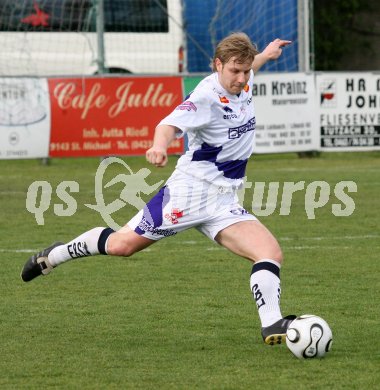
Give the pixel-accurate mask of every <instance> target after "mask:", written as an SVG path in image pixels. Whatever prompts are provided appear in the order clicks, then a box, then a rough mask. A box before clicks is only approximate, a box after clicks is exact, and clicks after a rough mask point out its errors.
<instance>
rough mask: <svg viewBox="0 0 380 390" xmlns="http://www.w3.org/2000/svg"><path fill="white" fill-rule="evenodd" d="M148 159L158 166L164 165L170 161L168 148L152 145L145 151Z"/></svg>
mask: <svg viewBox="0 0 380 390" xmlns="http://www.w3.org/2000/svg"><path fill="white" fill-rule="evenodd" d="M145 156H146V160H147V161H148V162H150V163H151V164H153V165H155V166H156V167H159V168H161V167H164V166H165V165H166V164H167V162H168V154H167V151H166V149H163V148H158V147H155V146H152V147H151V148H150V149H148V150H147V151H146V153H145Z"/></svg>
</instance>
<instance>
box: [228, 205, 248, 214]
mask: <svg viewBox="0 0 380 390" xmlns="http://www.w3.org/2000/svg"><path fill="white" fill-rule="evenodd" d="M230 213H231V214H233V215H247V214H249V212H248V211H247V210H246V209H243V207H237V208H236V209H232V210H230Z"/></svg>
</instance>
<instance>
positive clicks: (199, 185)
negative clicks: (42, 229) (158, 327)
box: [21, 33, 295, 345]
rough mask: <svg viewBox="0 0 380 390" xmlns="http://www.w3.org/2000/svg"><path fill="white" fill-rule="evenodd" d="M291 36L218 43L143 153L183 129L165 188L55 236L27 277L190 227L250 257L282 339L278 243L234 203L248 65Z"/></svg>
mask: <svg viewBox="0 0 380 390" xmlns="http://www.w3.org/2000/svg"><path fill="white" fill-rule="evenodd" d="M289 43H290V41H285V40H281V39H275V40H274V41H273V42H271V43H269V45H268V46H267V47H266V48H265V49H264V50H263V51H262V52H261V53H258V51H257V50H256V48H255V46H254V45H253V44H252V42H251V41H250V39H249V37H248V36H247V35H246V34H244V33H233V34H231V35H229V36H227V37H226V38H224V39H223V40H222V41H221V42H220V43H219V44H218V46H217V48H216V51H215V54H214V58H213V60H212V70H213V73H212V74H211V75H209V76H207V77H206V78H204V79H203V80H202V81H201V82H200V83H199V85H198V86H197V87H196V88H195V90H194V91H193V92H192V93H191V94H190V96H189V97H188V98H187V99H186V100H185V101H184V102H183V103H181V104H180V105H179V106H178V107H177V108H176V109H175V110H174V111H173V112H172V113H171V114H169V115H168V116H167V117H166V118H164V119H163V120H162V121H161V122H160V123H159V124H158V126H157V128H156V131H155V136H154V141H153V146H152V147H151V148H150V149H149V150H147V152H146V159H147V161H148V162H149V163H151V164H153V165H155V166H156V167H163V166H164V165H165V164H166V163H167V160H168V157H167V148H168V146H169V145H170V143H171V142H172V141H173V140H174V139H175V138H176V137H182V136H183V135H184V134H185V133H186V134H187V135H188V140H189V149H188V151H187V152H186V153H185V154H184V155H183V156H181V157H180V159H179V160H178V163H177V166H176V168H175V170H174V172H173V174H172V175H171V176H170V178H169V179H168V180H167V182H166V184H165V185H164V187H163V188H161V190H160V191H159V192H158V193H157V194H156V195H155V196H154V197H153V198H152V199H151V200H150V201H149V202H148V203H147V204H146V206H145V207H144V208H143V209H142V210H140V211H139V212H138V213H137V214H136V215H135V216H134V217H133V218H132V219H131V220H130V221H129V222H128V223H127V224H126V225H125V226H124V227H123V228H122V229H120V230H119V231H113V230H112V229H111V228H104V227H96V228H94V229H91V230H89V231H87V232H85V233H83V234H81V235H80V236H79V237H76V238H74V239H73V240H72V241H70V242H69V243H67V244H63V243H55V244H53V245H52V246H50V247H48V248H46V249H44V250H42V251H41V252H39V253H37V254H35V255H34V256H32V257H31V258H29V260H28V261H27V262H26V264H25V266H24V268H23V270H22V273H21V277H22V279H23V280H24V281H25V282H28V281H30V280H32V279H34V278H35V277H37V276H39V275H46V274H48V273H50V272H51V271H52V269H53V268H56V267H57V266H59V265H60V264H62V263H64V262H67V261H69V260H72V259H75V258H79V257H84V256H91V255H98V254H103V255H113V256H126V257H128V256H131V255H133V254H134V253H136V252H138V251H140V250H142V249H144V248H146V247H148V246H149V245H152V244H153V243H155V242H156V241H157V240H160V239H162V238H164V237H167V236H172V235H175V234H177V233H179V232H181V231H183V230H185V229H189V228H191V227H194V228H196V229H197V230H199V231H200V232H201V233H203V234H204V235H205V236H207V237H209V238H210V239H211V240H215V241H216V242H217V243H218V244H220V245H222V246H223V247H225V248H227V249H229V250H230V251H231V252H233V253H235V254H237V255H239V256H241V257H243V258H246V259H248V260H250V261H251V262H253V263H254V265H253V268H252V273H251V278H250V286H251V291H252V294H253V297H254V299H255V301H256V306H257V309H258V313H259V317H260V320H261V324H262V329H261V333H262V336H263V339H264V342H265V343H267V344H270V345H273V344H280V343H281V342H284V339H285V335H286V330H287V328H288V326H289V324H290V323H291V321H292V320H293V319H294V318H295V316H287V317H285V318H283V317H282V315H281V311H280V292H281V289H280V267H281V264H282V261H283V256H282V252H281V248H280V246H279V244H278V242H277V240H276V239H275V237H274V236H273V235H272V234H271V232H270V231H269V230H268V229H267V228H266V227H265V226H264V225H263V224H262V223H261V222H259V221H258V220H257V218H256V217H255V216H253V215H252V214H250V213H249V212H248V211H246V210H245V209H244V208H243V207H242V206H241V205H240V204H239V203H238V196H237V190H238V189H239V188H240V187H241V186H242V185H243V179H244V176H245V169H246V164H247V161H248V159H249V157H250V156H251V154H252V151H253V141H254V134H255V124H256V120H255V111H254V105H253V101H252V85H253V77H254V73H256V72H257V71H258V70H259V69H260V68H261V66H262V65H264V64H265V63H266V62H267V61H270V60H276V59H277V58H278V57H280V55H281V53H282V48H283V47H284V46H286V45H288V44H289Z"/></svg>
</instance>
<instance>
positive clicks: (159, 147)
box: [145, 125, 177, 167]
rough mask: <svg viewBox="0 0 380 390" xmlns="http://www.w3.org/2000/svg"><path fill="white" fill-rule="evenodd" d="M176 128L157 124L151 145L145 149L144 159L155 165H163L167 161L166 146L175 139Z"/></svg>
mask: <svg viewBox="0 0 380 390" xmlns="http://www.w3.org/2000/svg"><path fill="white" fill-rule="evenodd" d="M176 130H177V129H176V128H175V127H174V126H170V125H159V126H157V127H156V131H155V133H154V139H153V146H152V147H151V148H150V149H148V150H147V151H146V154H145V155H146V160H147V161H148V162H150V163H151V164H153V165H155V166H156V167H164V166H165V165H166V163H167V162H168V154H167V150H168V146H169V145H170V143H171V142H172V141H173V140H174V139H175V134H176Z"/></svg>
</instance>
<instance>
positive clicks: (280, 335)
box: [250, 259, 296, 345]
mask: <svg viewBox="0 0 380 390" xmlns="http://www.w3.org/2000/svg"><path fill="white" fill-rule="evenodd" d="M250 285H251V291H252V294H253V298H254V299H255V301H256V305H257V309H258V311H259V316H260V320H261V324H262V328H261V334H262V337H263V340H264V342H265V343H266V344H269V345H274V344H281V343H283V342H285V338H286V331H287V329H288V327H289V325H290V324H291V322H292V321H293V320H294V319H295V318H296V316H295V315H290V316H287V317H285V318H282V315H281V311H280V295H281V287H280V264H279V263H278V262H276V261H274V260H269V259H265V260H261V261H259V262H256V263H255V265H254V266H253V268H252V274H251V279H250Z"/></svg>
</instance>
